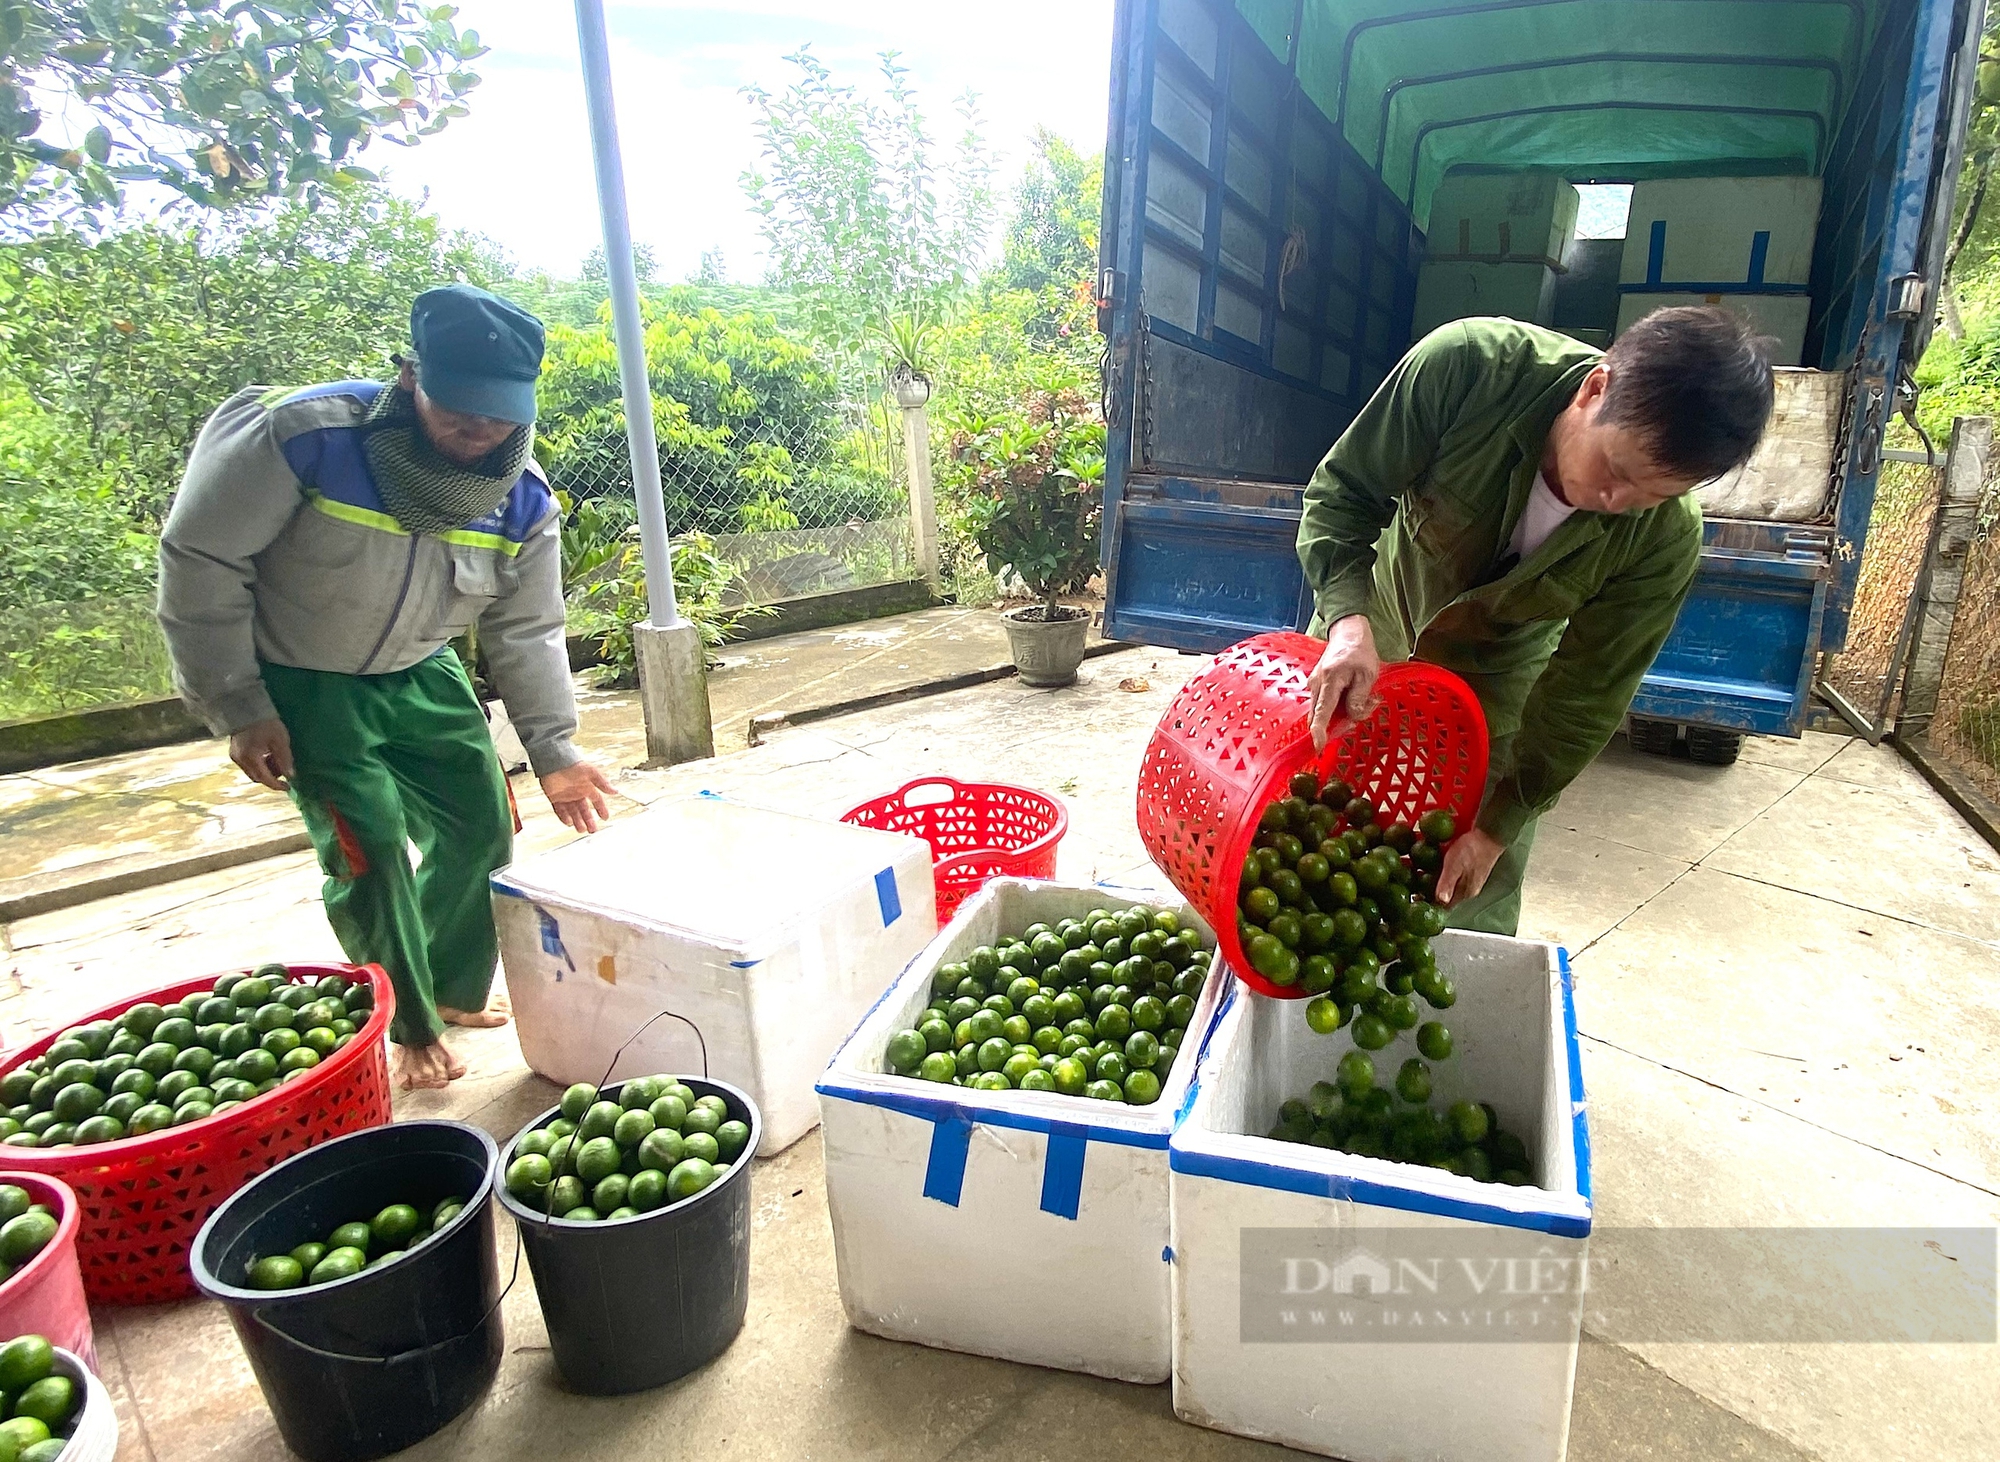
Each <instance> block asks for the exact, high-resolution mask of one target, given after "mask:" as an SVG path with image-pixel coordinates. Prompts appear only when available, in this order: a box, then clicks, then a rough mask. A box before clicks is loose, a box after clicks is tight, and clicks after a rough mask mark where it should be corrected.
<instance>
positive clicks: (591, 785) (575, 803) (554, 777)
mask: <svg viewBox="0 0 2000 1462" xmlns="http://www.w3.org/2000/svg"><path fill="white" fill-rule="evenodd" d="M617 790H618V789H617V788H616V787H614V786H612V785H611V778H609V777H607V776H605V775H604V773H602V772H600V771H599V770H598V769H597V768H596V767H594V766H592V765H591V764H590V763H589V762H587V761H580V762H577V763H575V764H574V765H573V766H566V767H562V768H560V769H559V770H556V771H553V772H550V773H549V774H548V775H547V776H545V777H543V778H542V795H543V796H545V797H547V798H548V799H549V806H551V807H553V808H554V809H555V810H556V816H557V817H559V818H561V819H562V821H563V826H565V827H572V828H575V829H576V830H577V831H578V832H580V833H594V832H596V831H597V830H598V828H600V827H602V826H603V825H604V824H605V823H607V822H609V821H610V820H611V806H610V804H609V803H607V802H606V801H605V800H604V798H605V794H606V793H615V792H616V791H617Z"/></svg>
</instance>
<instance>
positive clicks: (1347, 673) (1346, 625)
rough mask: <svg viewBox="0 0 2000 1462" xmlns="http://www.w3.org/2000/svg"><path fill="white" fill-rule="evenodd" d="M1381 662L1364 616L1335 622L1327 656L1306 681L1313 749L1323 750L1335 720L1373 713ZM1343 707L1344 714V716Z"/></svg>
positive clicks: (1358, 718)
mask: <svg viewBox="0 0 2000 1462" xmlns="http://www.w3.org/2000/svg"><path fill="white" fill-rule="evenodd" d="M1381 673H1382V660H1381V657H1380V656H1379V655H1377V654H1376V653H1375V631H1374V629H1373V628H1372V627H1371V626H1370V625H1369V623H1368V616H1367V615H1365V614H1350V615H1348V616H1347V618H1345V619H1339V620H1335V621H1334V624H1333V628H1332V630H1331V631H1329V632H1328V634H1327V637H1326V653H1325V654H1323V655H1321V656H1320V657H1319V664H1317V665H1315V666H1314V667H1313V672H1312V674H1311V675H1310V676H1308V677H1307V678H1306V688H1307V689H1308V690H1309V691H1311V693H1312V737H1313V749H1314V750H1315V751H1324V750H1325V749H1326V733H1327V728H1328V727H1330V726H1331V725H1332V724H1333V720H1334V717H1335V716H1338V715H1341V714H1343V713H1344V714H1346V715H1349V716H1352V717H1353V718H1354V719H1355V720H1357V721H1358V720H1360V719H1361V718H1362V717H1363V716H1365V715H1367V714H1368V713H1369V712H1370V711H1372V710H1374V709H1375V677H1376V676H1378V675H1380V674H1381ZM1343 707H1344V708H1345V709H1344V712H1343Z"/></svg>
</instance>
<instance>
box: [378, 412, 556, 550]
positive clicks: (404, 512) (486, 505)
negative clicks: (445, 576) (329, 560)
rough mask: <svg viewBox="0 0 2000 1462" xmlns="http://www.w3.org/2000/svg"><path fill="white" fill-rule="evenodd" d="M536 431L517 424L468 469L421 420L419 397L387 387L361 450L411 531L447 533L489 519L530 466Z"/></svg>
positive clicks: (385, 496)
mask: <svg viewBox="0 0 2000 1462" xmlns="http://www.w3.org/2000/svg"><path fill="white" fill-rule="evenodd" d="M534 440H535V429H534V428H533V427H532V426H517V427H515V428H514V430H513V432H512V433H511V434H510V435H509V436H508V438H507V440H506V441H504V442H502V443H501V444H500V445H499V446H497V447H495V448H494V449H493V450H492V451H490V452H488V453H487V454H486V455H485V456H484V457H482V458H481V459H480V460H479V461H477V462H475V463H474V464H472V465H471V466H469V467H461V466H460V465H459V464H458V463H456V462H453V461H450V460H448V459H447V458H445V457H442V456H440V455H439V454H438V452H437V449H436V448H434V447H432V446H431V444H430V439H429V438H427V437H426V436H425V435H424V430H423V427H422V425H421V424H420V423H419V422H418V420H417V403H416V398H415V397H414V396H412V395H411V393H409V392H408V391H405V390H403V389H401V388H400V387H398V386H393V385H392V386H388V387H385V388H384V389H383V391H382V394H381V395H379V396H377V397H376V398H375V404H374V405H373V406H372V407H370V408H369V411H368V418H367V420H366V421H365V422H364V423H363V425H362V450H363V452H365V453H366V454H367V457H368V466H369V468H370V470H371V471H373V473H374V474H375V486H376V487H377V488H378V489H379V490H380V491H381V494H382V503H383V505H384V506H385V507H387V508H388V510H389V512H390V515H391V516H393V517H394V518H395V520H396V521H397V522H398V523H400V524H402V525H403V529H404V531H405V532H409V533H444V532H448V531H450V530H451V529H453V528H463V527H464V526H465V525H466V524H467V523H471V522H474V521H476V520H478V519H480V518H483V517H485V516H486V515H487V514H488V513H490V512H492V511H493V510H494V509H495V508H497V507H499V506H500V504H501V502H502V501H503V500H504V499H505V498H506V496H507V490H508V489H509V488H511V487H512V486H513V485H514V481H515V479H516V478H518V477H519V476H520V475H521V469H522V468H524V467H526V466H527V465H528V456H529V453H530V451H531V449H532V448H533V445H534Z"/></svg>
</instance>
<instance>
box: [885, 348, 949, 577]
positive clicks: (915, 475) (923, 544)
mask: <svg viewBox="0 0 2000 1462" xmlns="http://www.w3.org/2000/svg"><path fill="white" fill-rule="evenodd" d="M895 394H896V404H897V405H898V406H900V407H902V409H903V458H904V462H905V465H906V466H907V467H908V468H909V473H910V531H911V534H912V536H913V537H914V538H915V540H916V545H917V570H918V572H919V573H920V574H922V575H923V580H924V582H925V583H926V584H929V585H930V587H931V592H932V593H933V594H936V593H939V592H940V591H941V590H942V589H943V587H944V586H943V584H942V582H941V581H940V579H939V577H938V527H937V491H936V488H935V487H934V485H933V483H932V480H931V421H930V416H929V415H928V414H927V412H926V410H925V406H926V404H927V403H928V402H929V401H930V399H931V383H930V382H929V381H927V380H925V379H924V378H923V377H922V376H909V377H903V376H898V377H897V378H896V380H895Z"/></svg>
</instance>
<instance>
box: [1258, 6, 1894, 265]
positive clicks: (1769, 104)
mask: <svg viewBox="0 0 2000 1462" xmlns="http://www.w3.org/2000/svg"><path fill="white" fill-rule="evenodd" d="M1887 3H1888V0H1483V3H1462V4H1455V5H1439V4H1421V3H1409V0H1402V3H1397V0H1236V5H1237V9H1238V10H1239V11H1240V12H1241V13H1242V15H1243V17H1244V18H1245V20H1246V21H1248V22H1249V24H1250V26H1251V28H1252V29H1253V30H1255V31H1256V33H1257V35H1258V36H1259V37H1260V38H1261V39H1262V40H1263V42H1264V44H1265V45H1266V46H1268V47H1269V48H1270V49H1271V52H1272V54H1273V55H1274V56H1276V57H1277V58H1278V59H1279V60H1280V61H1281V62H1286V63H1289V64H1290V65H1292V66H1293V67H1294V68H1295V69H1296V72H1297V75H1298V79H1299V86H1300V89H1301V90H1302V91H1303V92H1304V93H1305V95H1306V96H1308V97H1310V98H1311V99H1312V101H1313V102H1314V103H1315V104H1317V105H1318V107H1319V109H1320V110H1321V111H1322V112H1324V113H1325V114H1326V116H1327V117H1328V118H1330V119H1331V120H1332V121H1333V122H1334V123H1335V124H1336V125H1337V126H1338V127H1339V128H1340V130H1341V132H1342V133H1343V134H1344V135H1345V136H1346V138H1347V141H1348V142H1349V143H1350V144H1351V145H1352V146H1353V148H1354V150H1355V151H1356V152H1357V153H1359V154H1360V155H1361V156H1362V158H1364V159H1365V160H1367V161H1368V162H1369V163H1370V164H1371V165H1373V166H1374V168H1375V170H1376V172H1377V173H1378V174H1379V175H1380V176H1381V178H1382V180H1383V181H1384V182H1385V183H1386V184H1387V185H1388V186H1389V188H1390V189H1391V190H1392V191H1393V192H1394V193H1395V194H1396V196H1397V197H1398V198H1401V199H1402V200H1403V201H1404V202H1405V203H1407V204H1408V205H1409V208H1410V212H1411V214H1412V216H1413V217H1414V218H1415V221H1416V223H1417V225H1418V227H1420V228H1421V227H1424V226H1425V224H1426V221H1427V219H1428V216H1429V213H1430V200H1431V195H1432V194H1433V193H1435V192H1436V190H1437V186H1438V183H1439V182H1440V180H1442V178H1443V177H1444V175H1445V173H1446V171H1447V170H1449V169H1450V168H1453V167H1467V166H1472V167H1481V168H1510V169H1511V168H1530V167H1539V168H1550V169H1553V170H1556V171H1559V172H1561V173H1562V174H1563V175H1564V176H1566V177H1569V178H1570V179H1572V180H1573V181H1583V180H1587V179H1589V178H1590V177H1593V176H1596V177H1604V178H1618V179H1630V178H1640V177H1658V176H1666V175H1673V174H1677V173H1678V174H1691V175H1699V176H1714V175H1717V174H1728V173H1736V174H1749V173H1815V174H1816V173H1818V172H1819V171H1820V170H1821V169H1822V168H1823V167H1824V166H1825V163H1826V158H1827V150H1828V148H1829V147H1830V146H1831V145H1832V142H1833V139H1834V136H1835V134H1836V133H1837V132H1838V131H1839V126H1840V119H1841V116H1842V113H1843V111H1844V109H1845V108H1846V106H1847V104H1848V102H1849V101H1850V99H1851V98H1852V96H1853V94H1854V90H1855V88H1856V86H1857V84H1858V82H1859V79H1860V73H1861V67H1862V63H1863V60H1864V58H1865V57H1866V56H1867V54H1868V46H1869V42H1870V39H1871V38H1872V36H1873V34H1874V30H1875V25H1876V23H1877V21H1878V19H1879V18H1880V12H1881V11H1882V9H1883V8H1884V6H1885V5H1886V4H1887Z"/></svg>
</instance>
